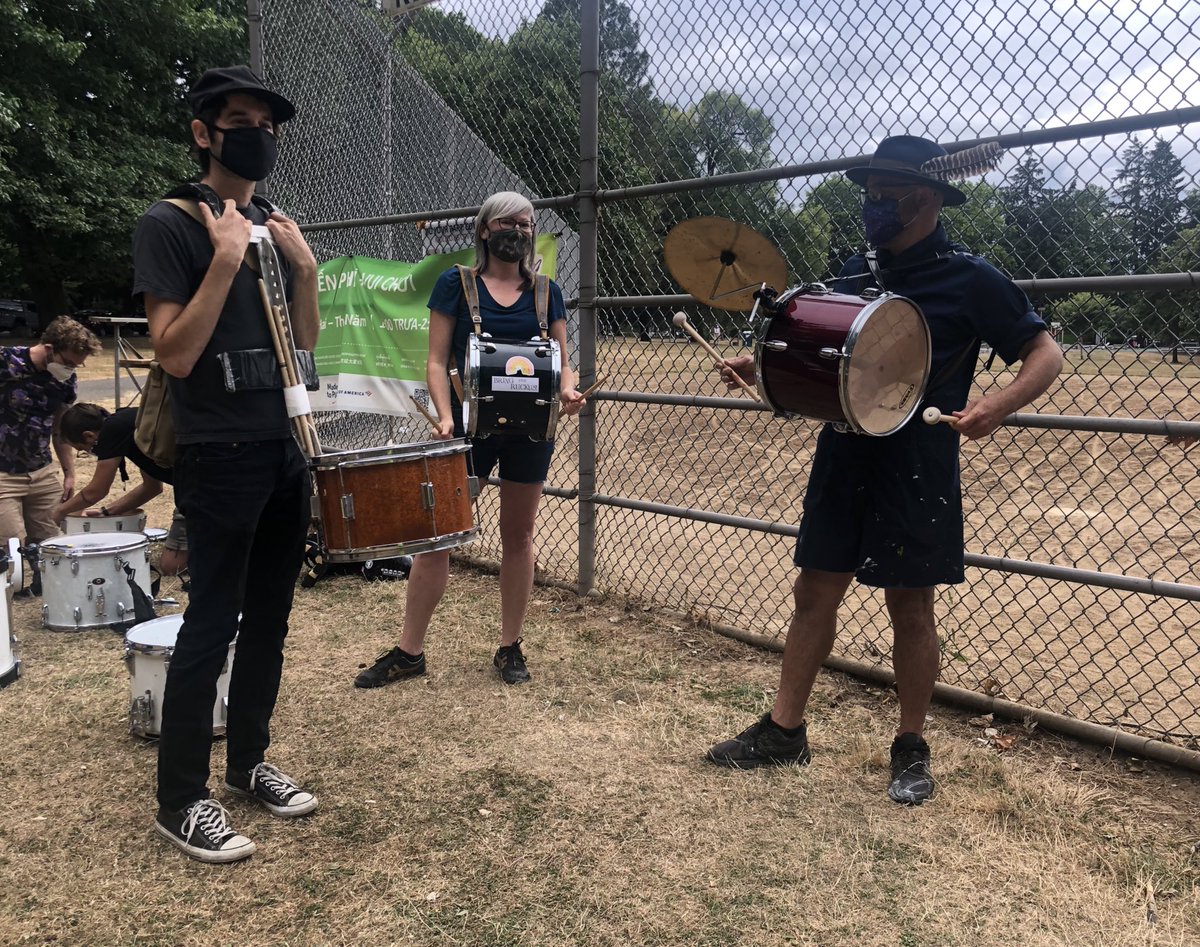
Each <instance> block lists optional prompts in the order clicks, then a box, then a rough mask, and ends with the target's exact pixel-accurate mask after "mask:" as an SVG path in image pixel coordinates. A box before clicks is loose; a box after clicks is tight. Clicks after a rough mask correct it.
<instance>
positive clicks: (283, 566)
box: [133, 66, 318, 862]
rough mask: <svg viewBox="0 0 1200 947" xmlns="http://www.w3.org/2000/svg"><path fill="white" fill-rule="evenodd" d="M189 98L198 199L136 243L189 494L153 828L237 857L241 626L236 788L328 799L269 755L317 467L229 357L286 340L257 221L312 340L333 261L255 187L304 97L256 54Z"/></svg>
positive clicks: (270, 797) (277, 399) (306, 340)
mask: <svg viewBox="0 0 1200 947" xmlns="http://www.w3.org/2000/svg"><path fill="white" fill-rule="evenodd" d="M189 101H190V102H191V105H192V109H193V112H194V114H195V118H194V119H193V121H192V123H191V133H192V140H193V143H194V146H195V152H196V155H197V158H198V160H199V162H200V166H201V168H202V170H203V175H202V177H201V180H200V186H199V187H198V188H197V187H196V186H193V188H194V190H195V193H196V195H197V197H198V199H197V200H192V201H190V202H185V206H182V207H181V206H179V205H178V204H173V203H168V202H167V201H160V202H158V203H156V204H154V205H153V206H152V207H151V208H150V209H149V210H148V211H147V212H146V213H145V215H144V216H143V217H142V219H141V221H140V223H139V224H138V228H137V232H136V233H135V235H134V240H133V248H134V270H135V278H134V293H135V294H137V293H141V294H144V297H145V305H146V317H147V319H148V321H149V324H150V335H151V338H152V340H153V343H154V351H155V356H156V357H157V359H158V361H159V363H160V364H161V365H162V366H163V369H164V370H165V371H166V372H167V374H168V391H169V397H170V403H171V412H172V417H173V419H174V422H175V430H176V436H177V457H176V461H175V467H174V475H175V496H176V500H177V503H178V505H179V508H180V509H181V510H182V511H183V514H184V516H185V517H186V519H187V530H188V537H189V541H190V546H191V562H190V569H191V574H192V584H191V593H190V603H189V605H188V609H187V611H186V613H185V614H184V621H183V627H182V628H181V629H180V632H179V637H178V640H177V642H176V645H175V651H174V654H173V655H172V657H171V662H170V665H169V667H168V671H167V682H166V690H165V694H164V699H163V711H162V736H161V739H160V741H159V749H158V803H159V810H158V816H157V819H156V821H155V829H156V830H157V831H158V833H159V834H160V835H162V836H163V837H164V838H166V839H168V840H169V841H170V842H172V843H173V844H174V845H176V846H178V847H179V848H181V849H182V850H183V851H184V852H186V853H187V854H188V855H190V856H192V857H193V858H198V859H200V860H201V861H206V862H229V861H236V860H238V859H241V858H246V857H247V856H249V855H250V854H252V853H253V852H254V843H253V842H252V841H250V840H249V839H248V838H246V837H245V836H243V835H239V834H238V833H237V832H236V831H234V830H233V828H232V827H231V826H230V824H229V814H228V812H226V810H225V808H224V807H223V806H222V805H221V804H220V803H219V802H217V801H216V800H215V799H211V798H210V797H209V793H208V785H207V784H208V776H209V768H208V762H209V753H210V750H211V747H212V737H213V734H212V713H213V704H214V702H215V700H216V688H217V678H218V677H219V675H220V673H221V669H222V666H223V664H224V662H225V658H226V653H227V649H228V645H229V642H230V641H231V640H232V639H233V638H234V636H235V635H236V636H237V645H236V651H235V658H234V663H233V669H232V672H231V678H230V685H229V710H228V721H227V727H226V734H227V737H228V740H227V765H226V772H225V783H226V787H227V788H228V789H229V790H230V791H231V792H233V793H234V794H235V795H238V796H243V797H248V798H250V799H252V800H256V801H258V802H260V803H262V804H263V805H264V806H266V808H267V809H268V810H269V811H270V812H272V813H273V814H275V815H277V816H281V817H285V818H287V817H293V816H300V815H305V814H307V813H309V812H312V811H313V810H314V809H315V808H316V807H317V799H316V797H315V796H314V795H313V794H312V793H310V792H307V791H305V790H303V789H301V788H300V786H298V785H297V784H296V782H295V781H294V780H293V779H291V778H290V777H288V776H286V775H284V774H283V773H282V772H280V771H279V770H278V769H276V768H275V767H273V766H271V765H270V764H268V763H266V762H265V761H264V759H263V757H264V754H265V753H266V750H267V746H268V745H269V743H270V721H271V714H272V712H273V711H274V708H275V700H276V697H277V695H278V692H279V680H280V674H281V672H282V669H283V642H284V638H285V636H286V635H287V630H288V615H289V613H290V611H291V606H292V593H293V589H294V587H295V581H296V576H297V574H298V573H299V570H300V564H301V562H302V560H303V557H304V541H305V536H306V533H307V528H308V522H309V516H310V514H309V495H310V494H309V487H308V473H307V467H306V463H305V458H304V456H303V455H302V454H301V452H300V450H299V448H298V446H297V444H296V443H295V441H294V439H293V437H292V433H291V424H290V422H289V418H288V413H287V409H286V407H285V403H284V397H283V392H282V390H280V389H278V388H270V387H267V388H262V387H259V388H253V389H249V390H245V389H238V388H237V387H236V386H234V387H235V390H233V391H229V390H227V386H226V381H225V374H224V373H223V371H222V363H221V361H220V360H219V356H221V355H222V354H224V353H242V355H243V357H251V355H252V353H254V352H255V350H259V351H261V350H268V351H270V350H271V349H272V348H273V343H272V338H271V334H270V329H269V325H268V322H267V318H266V316H265V314H264V309H263V303H262V301H261V296H260V292H259V285H258V276H257V274H256V273H255V272H254V271H253V270H251V268H250V267H249V266H248V265H246V264H245V263H244V257H245V254H246V249H247V246H248V245H249V242H250V236H251V225H252V224H257V225H261V226H266V227H267V229H268V230H269V231H270V233H271V237H272V238H273V239H274V241H275V243H276V245H277V246H278V248H279V249H280V250H281V251H282V255H283V257H284V271H285V281H286V294H287V296H288V299H289V302H290V309H291V316H292V328H293V333H294V337H295V342H296V346H297V348H301V349H306V350H309V351H311V350H312V348H313V346H314V345H315V344H316V340H317V329H318V315H317V282H316V271H317V264H316V260H315V259H314V257H313V254H312V251H311V250H310V249H309V247H308V245H307V244H306V243H305V241H304V238H303V236H301V234H300V231H299V229H298V228H297V226H296V224H295V223H294V222H293V221H292V220H290V219H289V218H287V217H285V216H284V215H283V214H281V213H279V212H278V211H275V210H274V209H273V208H272V207H271V206H270V205H269V204H267V203H266V202H265V201H263V200H262V199H261V198H258V197H256V196H255V195H254V185H255V182H256V181H261V180H263V179H264V178H266V177H267V175H269V174H270V173H271V169H272V168H273V167H274V165H275V159H276V155H277V147H276V137H275V136H276V131H277V129H278V128H279V126H280V125H281V124H282V123H283V122H286V121H287V120H288V119H290V118H291V117H292V116H293V115H294V114H295V109H294V108H293V107H292V104H291V103H290V102H288V100H287V99H285V98H284V97H283V96H281V95H279V94H277V93H275V92H272V91H271V90H269V89H267V88H266V86H264V85H263V83H262V80H261V79H259V78H258V76H256V75H255V74H254V73H253V72H251V70H250V69H248V68H247V67H245V66H233V67H230V68H226V69H210V70H208V71H207V72H205V73H204V75H203V76H201V77H200V79H199V81H198V82H197V83H196V84H195V86H193V88H192V90H191V93H190V94H189ZM214 210H215V211H216V213H214ZM239 615H240V618H239Z"/></svg>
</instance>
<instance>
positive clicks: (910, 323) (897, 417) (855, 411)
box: [841, 296, 931, 436]
mask: <svg viewBox="0 0 1200 947" xmlns="http://www.w3.org/2000/svg"><path fill="white" fill-rule="evenodd" d="M846 348H847V350H848V352H849V355H850V357H849V358H848V359H847V360H846V365H845V366H844V368H843V374H842V392H841V395H842V407H843V409H844V411H845V413H846V417H847V418H848V419H849V421H850V422H851V424H852V425H853V426H854V427H855V428H857V429H858V430H860V431H862V432H863V433H864V434H874V435H877V436H878V435H884V434H891V433H892V432H893V431H896V430H899V429H900V428H901V427H903V426H904V425H905V424H907V423H908V421H909V419H910V418H912V416H913V414H915V413H916V410H917V408H918V407H920V404H921V398H922V397H923V396H924V392H925V384H926V382H927V381H928V380H929V363H930V358H931V350H930V341H929V326H928V325H927V324H926V322H925V317H924V315H922V314H921V310H920V309H919V308H918V307H917V305H916V303H914V302H913V301H912V300H910V299H905V298H904V297H902V296H884V297H882V298H880V299H878V300H876V301H875V302H874V303H872V304H871V305H870V306H867V307H866V308H865V309H864V310H863V311H862V312H861V313H860V314H859V316H858V319H857V320H855V325H854V327H853V329H851V333H850V338H849V339H847V345H846Z"/></svg>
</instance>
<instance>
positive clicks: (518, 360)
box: [504, 355, 534, 378]
mask: <svg viewBox="0 0 1200 947" xmlns="http://www.w3.org/2000/svg"><path fill="white" fill-rule="evenodd" d="M504 374H505V375H526V376H528V377H530V378H532V377H533V374H534V372H533V362H531V361H529V359H527V358H526V357H525V356H524V355H514V356H513V357H512V358H510V359H509V360H508V361H507V362H505V363H504Z"/></svg>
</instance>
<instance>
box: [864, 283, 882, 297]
mask: <svg viewBox="0 0 1200 947" xmlns="http://www.w3.org/2000/svg"><path fill="white" fill-rule="evenodd" d="M858 295H860V296H861V297H862V298H863V299H878V298H879V297H880V296H881V295H883V294H882V293H881V292H880V291H879V290H878V289H876V288H875V287H874V286H868V287H866V288H865V289H864V290H863V291H862V292H861V293H859V294H858Z"/></svg>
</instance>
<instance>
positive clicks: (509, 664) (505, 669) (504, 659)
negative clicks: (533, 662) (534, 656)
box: [492, 638, 529, 684]
mask: <svg viewBox="0 0 1200 947" xmlns="http://www.w3.org/2000/svg"><path fill="white" fill-rule="evenodd" d="M492 664H494V665H496V669H497V670H498V671H499V672H500V680H502V681H504V683H505V684H524V683H525V682H526V681H527V680H529V668H527V667H526V666H525V655H523V654H521V639H520V638H518V639H517V640H516V641H514V642H513V643H512V644H510V645H504V646H503V647H501V648H498V649H497V650H496V656H495V657H494V658H492Z"/></svg>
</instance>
